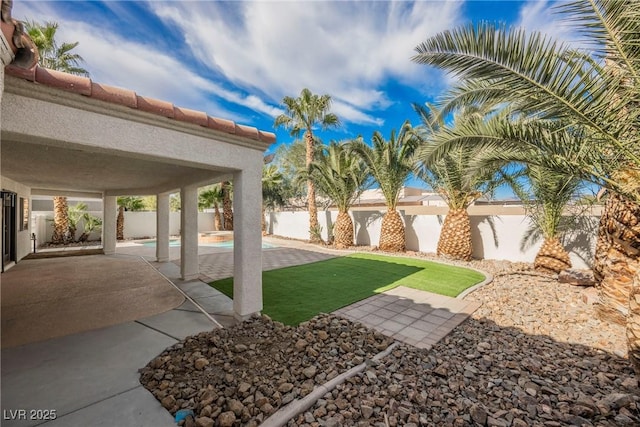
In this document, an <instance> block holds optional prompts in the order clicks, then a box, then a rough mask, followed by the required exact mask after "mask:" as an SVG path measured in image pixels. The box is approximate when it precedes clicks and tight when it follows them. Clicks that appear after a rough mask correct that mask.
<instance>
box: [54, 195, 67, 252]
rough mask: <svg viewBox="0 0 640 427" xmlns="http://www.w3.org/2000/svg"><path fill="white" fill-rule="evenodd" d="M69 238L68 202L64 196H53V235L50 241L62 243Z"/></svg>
mask: <svg viewBox="0 0 640 427" xmlns="http://www.w3.org/2000/svg"><path fill="white" fill-rule="evenodd" d="M68 239H69V204H68V202H67V198H66V197H61V196H55V197H54V198H53V235H52V236H51V242H52V243H54V244H57V245H62V244H65V243H67V242H68Z"/></svg>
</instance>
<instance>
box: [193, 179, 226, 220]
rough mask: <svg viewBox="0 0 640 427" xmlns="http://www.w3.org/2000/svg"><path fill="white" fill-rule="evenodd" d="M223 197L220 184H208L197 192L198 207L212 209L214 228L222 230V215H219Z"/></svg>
mask: <svg viewBox="0 0 640 427" xmlns="http://www.w3.org/2000/svg"><path fill="white" fill-rule="evenodd" d="M223 199H224V197H223V195H222V186H221V185H220V184H216V185H210V186H208V187H206V188H204V189H203V190H202V191H200V194H198V208H200V209H208V208H210V207H213V209H214V215H213V218H214V225H215V229H216V230H222V217H221V216H220V204H221V203H222V201H223Z"/></svg>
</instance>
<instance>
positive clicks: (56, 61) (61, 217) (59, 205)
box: [25, 21, 89, 243]
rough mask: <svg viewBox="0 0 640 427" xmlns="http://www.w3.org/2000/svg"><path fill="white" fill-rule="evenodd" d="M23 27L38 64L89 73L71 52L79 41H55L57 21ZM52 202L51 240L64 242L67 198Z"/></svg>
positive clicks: (81, 60) (67, 227) (78, 58)
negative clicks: (35, 51) (31, 44)
mask: <svg viewBox="0 0 640 427" xmlns="http://www.w3.org/2000/svg"><path fill="white" fill-rule="evenodd" d="M25 27H26V30H27V33H28V34H29V37H30V38H31V40H32V41H33V43H34V44H35V45H36V47H37V48H38V63H39V64H40V66H42V67H44V68H49V69H51V70H58V71H64V72H66V73H71V74H77V75H82V76H88V75H89V73H88V72H87V70H85V69H84V68H82V67H80V63H82V62H83V61H84V60H83V59H82V57H81V56H80V55H78V54H74V53H72V52H71V51H72V50H73V49H75V48H76V47H77V46H78V44H79V42H73V43H66V42H65V43H62V44H61V45H58V43H57V41H56V32H57V31H58V23H57V22H45V23H44V24H41V23H38V22H35V21H29V22H27V23H26V24H25ZM53 204H54V217H53V218H54V221H53V223H54V233H53V238H52V240H53V242H54V243H66V242H67V237H68V233H69V213H68V211H69V204H68V202H67V198H66V197H63V196H56V197H54V198H53ZM74 231H75V230H74Z"/></svg>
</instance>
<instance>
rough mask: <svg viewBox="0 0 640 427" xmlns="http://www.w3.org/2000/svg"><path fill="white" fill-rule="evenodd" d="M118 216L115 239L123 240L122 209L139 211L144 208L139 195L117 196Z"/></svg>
mask: <svg viewBox="0 0 640 427" xmlns="http://www.w3.org/2000/svg"><path fill="white" fill-rule="evenodd" d="M117 202H118V218H117V219H116V239H118V240H124V211H139V210H142V209H144V200H143V199H142V198H141V197H133V196H124V197H118V199H117Z"/></svg>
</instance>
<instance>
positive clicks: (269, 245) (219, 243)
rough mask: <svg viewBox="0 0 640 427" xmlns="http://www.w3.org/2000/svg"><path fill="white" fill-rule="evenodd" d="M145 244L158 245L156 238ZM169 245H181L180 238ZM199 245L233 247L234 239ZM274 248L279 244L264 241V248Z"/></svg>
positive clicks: (152, 246) (143, 243)
mask: <svg viewBox="0 0 640 427" xmlns="http://www.w3.org/2000/svg"><path fill="white" fill-rule="evenodd" d="M142 245H143V246H148V247H151V248H155V247H156V241H155V240H147V241H145V242H142ZM169 246H170V247H175V246H180V240H178V239H171V240H169ZM198 246H209V247H212V248H228V249H232V248H233V240H227V241H225V242H214V243H198ZM272 248H277V246H275V245H272V244H270V243H265V242H262V249H272Z"/></svg>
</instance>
